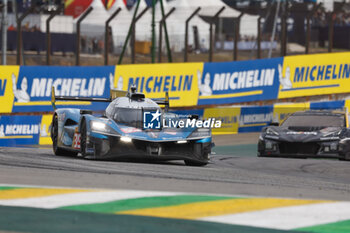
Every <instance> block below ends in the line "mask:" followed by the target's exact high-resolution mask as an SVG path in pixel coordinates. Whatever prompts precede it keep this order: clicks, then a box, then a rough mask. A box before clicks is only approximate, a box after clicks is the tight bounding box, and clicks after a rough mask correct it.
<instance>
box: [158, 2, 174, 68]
mask: <svg viewBox="0 0 350 233" xmlns="http://www.w3.org/2000/svg"><path fill="white" fill-rule="evenodd" d="M175 9H176V8H175V7H173V8H171V9H170V11H169V12H168V13H167V14H166V15H165V16H164V17H162V19H161V20H160V22H159V39H158V62H159V63H160V62H162V40H163V38H162V37H163V30H162V29H163V24H164V22H165V20H166V19H167V18H168V17H169V16H170V15H171V14H172V13H173V12H174V11H175ZM169 62H171V60H170V61H169Z"/></svg>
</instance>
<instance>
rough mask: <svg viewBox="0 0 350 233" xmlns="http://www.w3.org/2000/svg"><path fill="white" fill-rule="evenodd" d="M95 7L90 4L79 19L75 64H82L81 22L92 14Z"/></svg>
mask: <svg viewBox="0 0 350 233" xmlns="http://www.w3.org/2000/svg"><path fill="white" fill-rule="evenodd" d="M93 9H94V8H93V7H92V6H90V7H89V8H88V9H87V10H86V11H85V12H84V13H83V14H82V16H81V17H80V18H79V19H78V21H77V42H76V43H77V48H76V53H75V65H76V66H79V65H80V24H81V22H82V21H83V20H84V19H85V18H86V16H88V14H90V12H91V11H92V10H93Z"/></svg>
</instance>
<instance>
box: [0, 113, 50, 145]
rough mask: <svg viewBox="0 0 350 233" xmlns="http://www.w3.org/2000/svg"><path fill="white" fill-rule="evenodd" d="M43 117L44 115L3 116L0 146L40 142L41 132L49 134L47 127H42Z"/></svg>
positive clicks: (0, 125) (0, 129) (0, 122)
mask: <svg viewBox="0 0 350 233" xmlns="http://www.w3.org/2000/svg"><path fill="white" fill-rule="evenodd" d="M41 118H42V116H1V117H0V146H16V145H37V144H39V137H40V134H41V135H42V136H47V135H46V134H47V133H46V129H45V128H41V125H40V124H41ZM44 134H45V135H44Z"/></svg>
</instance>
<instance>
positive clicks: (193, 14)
mask: <svg viewBox="0 0 350 233" xmlns="http://www.w3.org/2000/svg"><path fill="white" fill-rule="evenodd" d="M200 10H201V8H200V7H198V8H197V9H196V10H195V11H194V12H193V13H192V14H191V15H190V17H188V18H187V19H186V26H185V47H184V62H187V61H188V56H187V53H188V24H189V23H190V21H191V19H192V18H193V17H194V16H195V15H196V14H198V12H199V11H200Z"/></svg>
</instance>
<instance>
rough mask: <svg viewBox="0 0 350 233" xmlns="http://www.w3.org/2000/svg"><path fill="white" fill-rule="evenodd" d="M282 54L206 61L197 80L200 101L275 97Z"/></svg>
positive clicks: (232, 100)
mask: <svg viewBox="0 0 350 233" xmlns="http://www.w3.org/2000/svg"><path fill="white" fill-rule="evenodd" d="M279 66H280V67H281V66H283V58H273V59H262V60H255V61H240V62H220V63H219V62H218V63H205V64H204V69H203V74H202V75H201V76H199V77H201V78H200V79H199V80H198V89H199V98H198V105H212V104H231V103H238V102H248V101H260V100H269V99H276V98H277V96H278V89H279V69H278V67H279Z"/></svg>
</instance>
